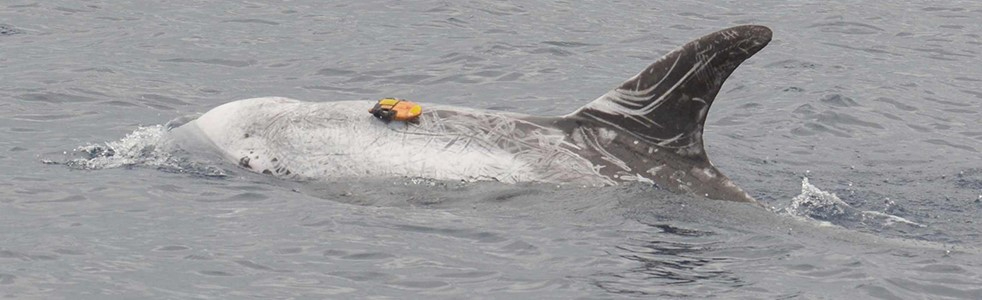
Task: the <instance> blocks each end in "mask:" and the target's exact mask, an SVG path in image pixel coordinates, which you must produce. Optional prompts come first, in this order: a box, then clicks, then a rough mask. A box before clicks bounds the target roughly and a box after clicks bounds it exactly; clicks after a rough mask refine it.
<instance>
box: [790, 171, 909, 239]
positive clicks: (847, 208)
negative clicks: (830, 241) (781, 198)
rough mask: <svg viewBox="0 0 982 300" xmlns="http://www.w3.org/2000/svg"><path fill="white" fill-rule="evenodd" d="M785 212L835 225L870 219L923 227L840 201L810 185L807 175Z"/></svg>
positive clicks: (881, 223) (833, 194) (866, 221)
mask: <svg viewBox="0 0 982 300" xmlns="http://www.w3.org/2000/svg"><path fill="white" fill-rule="evenodd" d="M785 212H787V213H788V214H791V215H794V216H799V217H806V218H810V219H813V220H819V221H825V222H830V223H834V224H837V225H843V224H846V223H850V222H859V223H863V224H866V223H868V222H870V221H878V223H879V224H880V225H881V226H892V225H894V224H906V225H910V226H915V227H925V225H923V224H920V223H917V222H913V221H910V220H908V219H905V218H903V217H899V216H895V215H891V214H888V213H884V212H878V211H860V210H858V209H856V208H854V207H852V206H851V205H849V204H848V203H846V202H845V201H842V199H840V198H839V196H837V195H836V194H835V193H830V192H826V191H823V190H821V189H819V188H818V187H816V186H814V185H812V184H811V183H809V182H808V177H805V178H803V179H802V180H801V194H799V195H798V196H795V197H794V198H792V199H791V204H790V205H788V207H787V208H785Z"/></svg>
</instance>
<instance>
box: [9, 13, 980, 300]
mask: <svg viewBox="0 0 982 300" xmlns="http://www.w3.org/2000/svg"><path fill="white" fill-rule="evenodd" d="M980 20H982V4H979V3H977V2H976V1H946V2H940V3H922V4H918V3H915V4H911V3H908V2H906V1H880V2H877V3H875V4H873V3H869V2H863V1H814V2H805V1H795V2H791V3H789V2H786V1H754V3H745V1H734V2H709V3H679V2H678V1H615V2H609V1H576V2H568V1H535V2H527V1H514V2H511V1H412V2H402V1H361V2H357V3H356V2H350V3H348V2H338V3H328V2H324V1H285V2H264V1H235V2H232V1H228V2H213V1H204V2H201V1H82V2H80V1H60V0H56V1H22V0H11V1H6V2H3V3H0V167H2V168H3V169H4V171H3V172H0V297H4V298H15V299H21V298H24V299H133V298H139V299H211V298H220V299H240V298H263V299H310V298H314V299H317V298H324V299H361V298H368V297H374V298H395V299H420V298H426V299H429V298H495V299H512V298H535V299H541V298H551V299H569V298H588V299H598V298H599V299H608V298H641V299H652V298H656V299H658V298H726V299H729V298H738V299H748V298H749V299H761V298H762V299H777V298H781V299H843V298H848V299H857V298H858V299H862V298H872V299H980V298H982V250H980V249H982V248H980V247H982V236H980V230H979V226H980V225H979V224H978V216H979V215H980V213H982V203H980V202H982V152H980V151H982V127H979V125H978V124H979V123H980V121H982V89H980V86H982V68H979V67H978V66H979V65H982V58H980V55H982V54H980V53H979V52H980V50H979V49H982V47H980V45H982V38H980V33H979V32H982V25H980V24H982V21H980ZM741 24H760V25H766V26H769V27H770V28H772V29H773V31H774V40H773V41H772V42H771V43H770V45H769V46H768V47H767V48H765V49H764V50H762V51H761V52H760V53H758V54H757V55H756V56H755V57H753V58H751V59H750V60H748V61H747V62H745V63H744V64H743V65H742V66H741V67H740V68H738V69H737V71H736V72H735V73H734V74H733V75H732V76H731V77H730V79H728V81H727V83H726V84H725V85H724V86H723V90H722V91H721V92H720V95H719V96H718V97H717V101H716V102H715V104H714V106H713V108H712V109H711V111H710V114H709V120H708V121H707V126H706V134H705V139H706V143H707V148H708V149H707V150H708V151H709V156H710V157H711V158H712V159H713V161H714V162H715V163H716V165H717V166H718V167H719V169H720V170H722V171H723V172H724V173H726V174H727V175H728V176H730V177H731V178H732V179H733V180H734V181H735V182H736V183H737V184H738V185H740V186H742V187H743V188H744V189H745V190H747V191H750V193H751V194H752V195H753V196H755V197H757V198H758V199H761V200H762V201H763V202H765V203H766V204H767V206H769V209H767V210H765V209H760V208H756V207H752V206H748V205H743V204H738V203H727V202H720V201H708V200H703V199H700V198H696V197H690V196H685V195H676V194H672V193H669V192H666V191H663V190H658V189H656V188H652V187H647V186H643V185H626V186H617V187H604V188H581V187H574V186H553V185H537V184H519V185H504V184H498V183H493V182H478V183H458V182H438V181H431V180H427V179H420V178H397V179H391V178H387V179H381V178H380V179H371V180H355V179H352V180H347V181H339V182H291V181H284V180H279V179H275V178H272V177H268V176H263V175H258V174H252V173H249V172H247V171H245V170H242V169H239V168H237V167H236V166H235V165H232V164H227V163H224V162H222V161H220V160H215V159H212V158H209V157H204V156H200V155H198V154H196V153H170V152H166V151H164V152H162V151H161V150H160V149H157V148H156V147H154V146H155V145H156V144H155V138H157V137H159V133H160V132H161V131H162V130H165V129H164V128H163V127H161V126H159V125H162V124H165V123H167V122H168V121H171V120H173V119H175V118H180V117H185V116H194V115H195V114H199V113H203V112H205V111H207V110H208V109H210V108H212V107H215V106H217V105H220V104H222V103H225V102H228V101H233V100H237V99H243V98H251V97H259V96H285V97H291V98H296V99H301V100H306V101H319V102H320V101H324V102H326V101H334V100H346V99H375V98H381V97H387V96H395V97H401V98H406V99H412V100H416V101H419V102H423V103H441V104H453V105H460V106H469V107H475V108H481V109H495V110H504V111H511V112H520V113H526V114H536V115H559V114H565V113H568V112H571V111H573V110H575V109H576V108H578V107H579V106H581V105H583V104H585V103H587V102H589V101H590V100H592V99H594V98H596V97H598V96H600V95H601V94H603V93H604V92H606V91H607V90H609V89H610V88H612V87H614V86H616V85H617V84H619V83H620V82H622V81H623V80H624V79H626V78H628V77H630V76H632V75H634V74H635V73H636V72H638V71H639V70H641V69H642V68H644V66H646V65H647V64H649V63H651V62H653V61H654V60H656V59H657V58H658V57H660V56H661V55H662V54H665V53H667V52H668V51H671V50H672V49H674V48H676V47H678V46H680V45H682V44H684V43H685V42H688V41H689V40H691V39H694V38H697V37H700V36H702V35H704V34H706V33H709V32H712V31H715V30H718V29H722V28H726V27H729V26H734V25H741ZM366 109H367V108H366ZM106 142H109V143H110V144H109V145H107V144H105V143H106ZM96 148H98V149H107V148H112V149H114V151H117V152H118V153H126V155H117V156H115V157H113V158H112V159H108V160H105V159H99V158H96V159H92V158H90V157H88V156H87V155H88V154H87V153H85V151H76V149H78V150H90V152H91V151H92V150H93V149H96ZM806 177H807V178H808V181H807V183H808V185H804V184H803V183H804V182H803V179H804V178H806ZM803 185H804V189H803V188H802V187H803ZM831 193H834V194H835V195H836V196H834V197H833V196H831Z"/></svg>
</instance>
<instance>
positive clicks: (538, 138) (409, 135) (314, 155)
mask: <svg viewBox="0 0 982 300" xmlns="http://www.w3.org/2000/svg"><path fill="white" fill-rule="evenodd" d="M372 105H374V101H343V102H327V103H312V102H301V101H297V100H293V99H287V98H279V97H269V98H254V99H246V100H240V101H235V102H231V103H227V104H224V105H221V106H219V107H216V108H214V109H212V110H211V111H209V112H207V113H206V114H204V115H202V116H201V117H199V118H198V119H197V120H194V121H192V122H191V123H189V124H186V125H184V126H182V129H183V130H192V129H191V128H194V129H195V130H198V131H200V132H201V133H202V134H203V135H204V136H206V137H207V139H208V140H210V141H211V142H212V143H213V144H214V146H215V148H216V149H218V150H219V151H220V152H221V153H222V154H223V155H224V156H225V157H226V158H227V159H229V160H231V161H234V162H237V163H239V164H240V165H241V166H243V167H245V168H248V169H250V170H252V171H255V172H258V173H267V174H272V175H277V176H281V177H293V178H305V179H327V180H329V179H332V178H341V177H346V178H350V177H362V176H365V177H367V176H371V177H378V176H410V177H415V176H418V177H425V178H432V179H445V180H497V181H502V182H509V183H513V182H536V181H538V182H557V183H558V182H563V183H579V184H610V183H612V181H611V180H609V179H608V178H606V177H605V176H603V175H600V173H599V172H597V170H595V168H596V166H595V165H594V164H592V163H591V162H589V161H588V160H586V159H584V158H582V157H580V156H579V155H577V154H576V153H574V152H573V151H572V150H571V149H575V148H576V146H573V145H570V144H569V143H568V141H567V140H566V134H565V133H563V131H561V130H559V129H556V128H550V127H546V126H541V125H538V124H534V123H532V122H528V121H524V120H522V119H521V118H520V117H519V116H517V115H508V114H503V113H500V112H496V113H488V112H480V111H472V110H463V109H459V108H458V109H449V108H446V107H441V106H437V105H426V107H425V109H424V114H423V115H422V116H421V117H420V123H419V124H407V123H405V122H398V121H396V122H391V123H388V124H386V123H384V122H382V121H381V120H378V119H376V118H375V117H373V116H372V115H371V114H369V113H368V112H367V110H368V109H369V108H371V107H372ZM184 127H189V128H184Z"/></svg>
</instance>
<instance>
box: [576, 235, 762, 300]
mask: <svg viewBox="0 0 982 300" xmlns="http://www.w3.org/2000/svg"><path fill="white" fill-rule="evenodd" d="M647 225H648V226H651V227H653V228H656V229H658V231H655V232H654V233H653V234H652V235H651V236H649V237H647V240H644V241H634V242H629V243H627V244H625V245H620V246H617V247H615V249H616V252H615V253H611V254H613V255H616V256H618V257H620V258H623V259H625V260H627V261H628V262H629V263H630V264H631V265H634V266H633V267H631V268H629V269H628V270H626V271H625V272H623V273H618V274H603V275H602V276H601V277H606V278H603V279H599V280H596V281H595V284H596V286H598V287H600V288H602V289H604V290H607V291H608V292H611V293H618V294H637V295H658V296H692V295H698V294H706V295H711V294H716V293H717V292H721V291H723V290H729V289H735V288H739V287H741V286H744V285H746V283H745V282H744V281H743V280H741V279H740V278H739V277H737V276H736V275H734V274H733V273H732V272H731V271H730V270H731V269H732V268H728V267H727V265H729V264H731V263H732V262H733V261H734V259H733V258H731V257H726V256H723V255H718V254H721V253H718V252H717V251H719V250H721V249H723V248H725V247H726V246H725V245H724V242H723V241H720V240H718V239H715V238H711V237H715V236H717V234H716V233H715V232H711V231H703V230H696V229H688V228H682V227H679V226H675V225H669V224H647Z"/></svg>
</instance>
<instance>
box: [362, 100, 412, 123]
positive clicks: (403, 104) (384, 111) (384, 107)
mask: <svg viewBox="0 0 982 300" xmlns="http://www.w3.org/2000/svg"><path fill="white" fill-rule="evenodd" d="M368 112H369V113H371V114H372V115H373V116H375V117H376V118H379V119H380V120H382V121H385V122H386V123H388V122H392V120H396V121H404V122H412V123H419V115H420V114H422V113H423V107H422V106H419V104H416V103H413V102H409V101H406V100H402V99H396V98H382V99H381V100H379V101H378V103H375V107H372V109H369V110H368Z"/></svg>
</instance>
